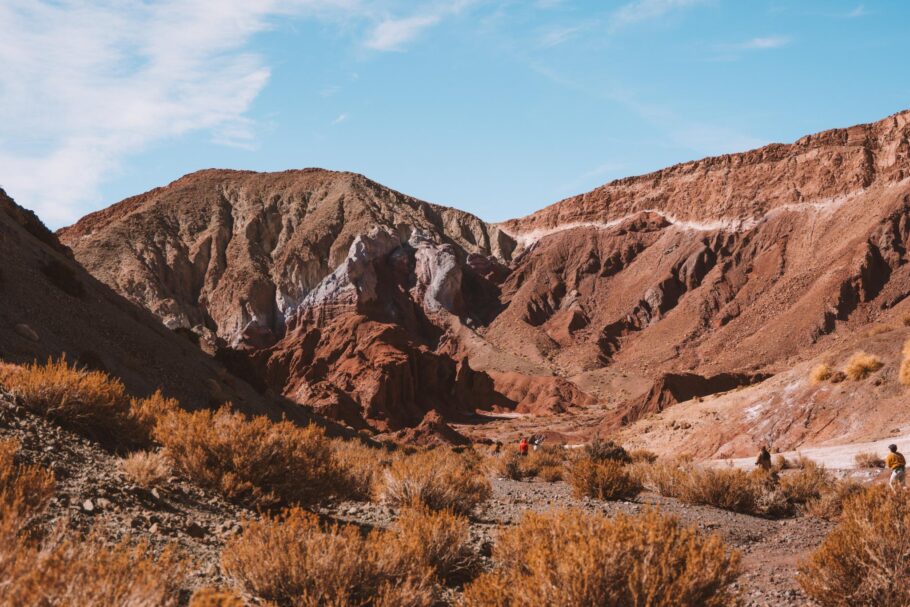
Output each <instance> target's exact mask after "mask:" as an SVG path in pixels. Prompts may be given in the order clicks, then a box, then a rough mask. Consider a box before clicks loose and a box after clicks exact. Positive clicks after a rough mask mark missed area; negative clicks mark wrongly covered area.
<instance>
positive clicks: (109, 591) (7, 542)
mask: <svg viewBox="0 0 910 607" xmlns="http://www.w3.org/2000/svg"><path fill="white" fill-rule="evenodd" d="M185 575H186V566H185V564H184V561H183V560H182V559H181V558H180V557H179V556H178V555H177V553H176V552H175V551H174V550H173V549H170V548H167V549H165V550H164V551H163V552H162V553H160V554H159V555H158V557H157V558H152V557H151V556H150V550H149V547H148V545H146V544H142V543H140V544H138V545H134V546H130V545H128V544H127V542H126V541H124V542H123V543H121V544H118V545H115V546H113V547H111V546H108V545H107V544H106V543H105V542H104V541H103V540H102V539H101V538H100V537H98V536H94V535H92V536H90V537H89V538H88V539H86V540H79V541H76V540H69V539H62V536H61V533H60V531H59V530H58V533H56V534H55V535H54V536H53V537H52V538H51V539H47V540H45V541H44V542H43V543H40V544H36V543H32V542H31V541H30V540H29V539H26V538H24V537H22V536H21V535H17V534H16V533H15V532H14V531H13V530H11V529H10V528H9V526H8V525H7V522H6V521H3V522H0V588H3V592H2V593H0V606H2V607H20V606H22V605H35V606H48V607H49V606H51V605H79V606H80V607H109V606H110V605H137V606H148V607H166V606H167V607H169V606H172V605H173V606H176V605H177V604H178V599H179V591H180V588H181V586H182V585H183V584H184V581H185Z"/></svg>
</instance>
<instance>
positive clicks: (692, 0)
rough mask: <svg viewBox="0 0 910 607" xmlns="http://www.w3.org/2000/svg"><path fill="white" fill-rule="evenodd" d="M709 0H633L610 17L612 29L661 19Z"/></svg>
mask: <svg viewBox="0 0 910 607" xmlns="http://www.w3.org/2000/svg"><path fill="white" fill-rule="evenodd" d="M708 1H709V0H633V2H629V3H628V4H624V5H623V6H621V7H619V8H618V9H616V10H615V11H614V12H613V14H612V16H611V17H610V28H611V29H614V30H616V29H620V28H623V27H625V26H628V25H633V24H635V23H640V22H642V21H650V20H653V19H659V18H661V17H663V16H664V15H667V14H668V13H671V12H673V11H677V10H680V9H686V8H691V7H694V6H698V5H700V4H706V3H707V2H708Z"/></svg>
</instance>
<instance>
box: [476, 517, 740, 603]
mask: <svg viewBox="0 0 910 607" xmlns="http://www.w3.org/2000/svg"><path fill="white" fill-rule="evenodd" d="M493 559H494V563H495V565H496V568H495V569H494V570H493V571H491V572H489V573H486V574H483V575H481V576H480V577H479V578H478V579H477V580H476V581H474V582H473V583H471V584H470V585H468V586H467V587H466V588H465V593H464V599H463V604H464V605H465V606H466V607H480V606H483V607H488V606H490V605H500V606H507V605H516V606H517V605H560V606H564V607H586V606H588V605H603V606H606V607H611V606H615V607H619V606H625V605H648V606H650V607H670V606H671V605H672V606H675V607H695V606H703V607H720V606H727V605H732V604H735V603H736V591H735V589H734V588H733V587H732V584H733V583H734V582H735V580H736V578H737V576H738V575H739V570H740V567H739V555H738V553H736V552H734V551H731V550H730V549H728V548H727V546H726V545H725V544H724V542H723V541H722V540H721V539H720V538H719V537H718V536H704V535H702V534H700V533H699V532H698V531H697V530H695V529H694V528H689V527H684V526H683V525H681V524H680V523H679V522H678V521H677V520H676V519H674V518H670V517H666V516H663V515H661V514H659V513H657V512H654V511H649V512H646V513H645V514H642V515H639V516H635V517H631V516H627V515H623V514H620V515H619V516H616V517H614V518H610V519H607V518H605V517H603V516H601V515H592V514H587V513H583V512H579V511H557V512H549V513H546V514H537V513H527V514H526V515H525V517H524V518H523V519H522V521H521V522H520V523H519V524H518V525H516V526H514V527H511V528H508V529H505V530H503V532H502V533H501V534H500V537H499V540H498V541H497V543H496V546H495V548H494V552H493Z"/></svg>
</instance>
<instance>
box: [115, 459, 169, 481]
mask: <svg viewBox="0 0 910 607" xmlns="http://www.w3.org/2000/svg"><path fill="white" fill-rule="evenodd" d="M119 463H120V470H122V471H123V474H124V475H126V477H127V478H128V479H130V480H131V481H133V482H134V483H136V484H137V485H139V486H140V487H145V488H146V489H148V488H151V487H154V486H156V485H160V484H162V483H164V481H166V480H167V478H168V477H169V476H170V475H171V465H172V464H171V460H170V458H168V457H167V456H166V455H165V454H164V453H161V452H160V451H136V452H135V453H131V454H129V455H128V456H127V457H125V458H123V459H121V460H120V462H119Z"/></svg>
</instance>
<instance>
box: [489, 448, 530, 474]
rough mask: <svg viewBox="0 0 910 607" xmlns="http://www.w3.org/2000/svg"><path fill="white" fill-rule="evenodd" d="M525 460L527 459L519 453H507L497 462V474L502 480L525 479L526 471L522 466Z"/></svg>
mask: <svg viewBox="0 0 910 607" xmlns="http://www.w3.org/2000/svg"><path fill="white" fill-rule="evenodd" d="M525 459H527V458H526V457H523V456H521V455H520V454H518V453H506V454H504V455H502V456H501V457H499V459H498V460H497V462H496V473H497V474H498V475H499V476H500V477H501V478H507V479H509V480H513V481H520V480H521V479H523V478H524V477H525V473H526V469H525V467H524V466H523V465H522V464H523V463H524V462H523V460H525Z"/></svg>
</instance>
